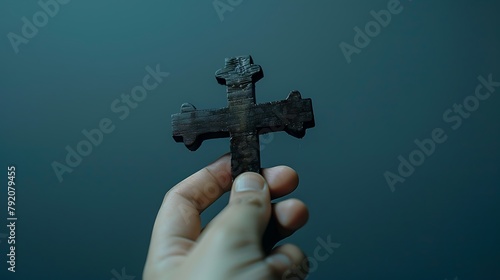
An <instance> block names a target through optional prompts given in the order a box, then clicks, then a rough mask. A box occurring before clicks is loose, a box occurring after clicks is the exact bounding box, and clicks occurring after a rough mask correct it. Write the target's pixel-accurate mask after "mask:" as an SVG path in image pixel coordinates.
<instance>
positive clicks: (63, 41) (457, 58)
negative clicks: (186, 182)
mask: <svg viewBox="0 0 500 280" xmlns="http://www.w3.org/2000/svg"><path fill="white" fill-rule="evenodd" d="M386 11H387V12H386ZM499 11H500V5H499V3H498V2H497V1H486V0H481V1H465V0H461V1H460V0H459V1H408V0H405V1H401V2H399V1H394V0H370V1H368V0H363V1H361V0H358V1H347V0H342V1H316V2H311V1H263V0H259V1H248V0H241V1H236V0H234V1H228V0H220V1H219V0H216V1H212V0H210V1H180V2H174V1H158V0H144V1H116V0H110V1H69V0H65V1H63V0H59V1H55V0H41V1H39V2H38V1H22V2H19V1H2V2H1V3H0V34H3V39H2V40H0V129H1V132H0V141H1V142H0V161H1V165H0V166H1V168H2V169H4V171H2V172H1V174H3V175H2V178H1V182H2V183H1V186H2V187H1V189H0V198H1V199H0V218H1V221H2V222H0V252H1V254H0V260H1V263H2V265H1V266H0V267H1V270H0V278H1V279H35V278H36V279H106V280H109V279H115V280H121V279H129V280H130V279H134V277H135V279H140V278H141V274H142V269H143V265H144V262H145V258H146V253H147V249H148V245H149V238H150V233H151V229H152V225H153V222H154V219H155V216H156V213H157V210H158V208H159V206H160V203H161V201H162V199H163V196H164V194H165V193H166V192H167V191H168V190H169V188H171V187H172V186H173V185H175V184H176V183H177V182H179V181H180V180H182V179H183V178H185V177H186V176H188V175H190V174H192V173H194V172H195V171H197V170H198V169H200V168H202V167H204V166H205V165H207V164H208V163H210V162H212V161H213V160H215V159H216V158H217V157H219V156H220V155H222V154H224V153H226V152H227V151H228V150H229V140H228V139H219V140H210V141H205V142H204V143H203V145H202V146H201V147H200V149H199V150H198V151H196V152H190V151H189V150H187V149H186V148H185V147H184V145H182V144H179V143H175V142H174V141H173V139H172V137H171V126H170V115H171V114H174V113H177V112H179V109H180V105H181V104H182V103H184V102H190V103H192V104H194V105H195V106H196V107H197V108H198V109H208V108H220V107H224V106H226V103H227V101H226V93H225V88H224V87H223V86H220V85H218V84H217V82H216V80H215V77H214V73H215V71H216V70H217V69H219V68H221V67H223V66H224V58H226V57H230V56H237V55H249V54H250V55H252V56H253V59H254V62H255V63H256V64H259V65H261V66H262V68H263V70H264V74H265V77H264V79H262V80H261V81H259V82H258V84H257V88H256V90H257V91H256V93H257V101H258V102H268V101H274V100H281V99H284V98H286V96H287V95H288V93H289V92H290V91H291V90H295V89H296V90H299V91H300V92H301V93H302V96H303V97H304V98H312V100H313V106H314V113H315V118H316V127H315V128H313V129H309V130H308V131H307V134H306V136H305V138H303V139H300V140H299V139H296V138H293V137H291V136H289V135H287V134H286V133H284V132H280V133H274V134H272V135H267V136H263V138H261V140H262V143H263V150H262V153H261V157H262V165H263V167H271V166H275V165H280V164H285V165H289V166H291V167H293V168H294V169H295V170H297V172H298V173H299V175H300V181H301V182H300V186H299V188H298V189H297V190H296V191H295V192H294V193H293V194H291V195H290V196H288V197H296V198H299V199H301V200H303V201H304V202H305V203H306V204H307V205H308V206H309V209H310V215H311V217H310V220H309V223H308V224H307V225H306V226H305V227H304V228H303V229H302V230H300V231H299V232H297V233H295V234H294V235H293V236H292V237H290V238H289V239H288V240H287V241H289V242H294V243H296V244H298V245H299V246H300V247H301V248H303V250H304V251H305V252H306V253H307V254H308V255H309V258H310V259H309V261H310V263H311V267H310V269H311V273H310V276H309V279H408V280H410V279H415V280H416V279H437V280H444V279H449V280H451V279H460V280H462V279H500V268H499V266H498V264H499V262H500V240H499V238H498V236H500V219H499V218H500V203H499V198H500V179H499V174H500V159H499V157H500V146H499V142H500V123H499V120H500V118H499V117H500V110H499V107H500V87H499V84H498V83H497V82H496V81H499V82H500V65H499V61H500V60H499V58H500V56H499V55H500V38H499V31H498V27H499V26H500V17H498V13H499ZM388 15H390V18H389V16H388ZM148 67H149V68H148ZM158 69H159V70H158ZM151 71H153V72H154V71H160V72H162V74H161V75H163V76H161V75H159V76H157V77H156V79H151V80H150V83H155V85H156V87H155V88H154V89H151V90H148V91H147V92H146V94H144V93H141V95H140V97H139V98H137V100H135V101H134V100H132V101H131V100H128V101H127V100H126V98H127V97H126V96H130V94H131V92H132V91H134V92H136V94H138V93H137V91H138V88H136V87H137V86H140V85H142V84H143V79H144V77H146V76H147V75H148V74H149V73H150V72H151ZM165 73H169V74H168V76H167V74H165ZM481 77H482V78H481ZM478 86H479V87H478ZM476 89H478V91H477V92H478V95H477V96H476ZM495 90H496V91H495ZM122 95H123V96H125V97H122ZM137 96H139V95H137ZM123 98H125V99H123ZM464 103H465V104H464ZM101 125H103V126H104V127H106V128H107V130H108V131H110V130H112V131H110V132H109V133H103V137H102V139H101V141H98V142H96V143H98V144H97V145H92V146H88V145H87V146H86V145H85V144H80V145H79V143H80V142H82V141H84V140H86V139H87V137H86V136H85V135H84V132H82V131H84V130H85V131H87V132H88V133H90V132H91V131H92V130H93V129H97V128H99V127H100V126H101ZM436 129H437V131H438V132H441V134H440V136H438V137H437V139H439V140H440V142H441V143H436V142H434V141H435V140H429V141H433V143H434V145H435V147H434V148H433V149H431V148H432V144H429V141H427V140H425V139H432V137H433V131H434V130H436ZM434 136H435V135H434ZM443 139H445V140H443ZM416 140H417V142H419V141H423V142H425V143H428V145H427V146H426V147H427V150H426V148H425V147H424V148H419V146H418V145H417V144H416V143H415V141H416ZM87 143H88V142H87ZM78 149H79V150H80V152H82V153H83V154H85V156H81V159H80V160H78V156H74V155H73V156H69V158H68V159H67V157H68V154H71V153H72V152H69V151H71V150H73V151H77V150H78ZM90 149H91V150H90ZM424 150H426V151H424ZM77 152H78V151H77ZM67 160H69V163H68V162H67ZM11 165H14V166H15V168H16V178H15V182H16V205H15V209H16V213H15V216H16V217H17V218H18V220H17V221H16V272H15V273H12V272H9V271H7V268H8V267H9V265H8V264H7V263H6V260H7V258H8V257H7V256H6V255H7V254H8V253H9V252H8V246H10V245H8V243H7V242H8V234H9V232H8V228H7V227H6V225H7V224H8V222H7V219H6V218H7V215H8V213H7V194H8V193H7V184H8V183H7V181H8V178H7V170H6V169H7V167H8V166H11ZM398 169H399V170H398ZM226 203H227V195H226V196H224V197H223V198H222V199H221V200H220V201H218V202H217V203H216V204H215V205H214V206H213V207H211V208H210V209H209V210H208V211H207V212H205V213H204V215H203V220H204V222H205V223H207V222H208V221H209V220H210V219H211V218H212V217H213V216H214V215H216V214H217V213H218V212H219V211H220V210H221V209H222V208H223V207H224V205H225V204H226ZM2 224H5V225H2ZM319 240H323V241H327V240H330V241H331V242H333V243H336V248H335V249H332V250H329V253H328V258H326V259H323V258H321V260H320V259H318V258H317V257H315V256H314V249H315V248H316V247H318V246H322V244H323V243H322V242H321V241H319ZM330 249H331V248H330Z"/></svg>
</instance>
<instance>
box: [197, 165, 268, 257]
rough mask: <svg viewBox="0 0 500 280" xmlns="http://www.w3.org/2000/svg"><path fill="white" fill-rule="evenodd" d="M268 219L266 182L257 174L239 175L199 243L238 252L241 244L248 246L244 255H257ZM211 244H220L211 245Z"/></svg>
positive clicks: (246, 173)
mask: <svg viewBox="0 0 500 280" xmlns="http://www.w3.org/2000/svg"><path fill="white" fill-rule="evenodd" d="M270 216H271V196H270V193H269V187H268V184H267V182H266V180H265V179H264V177H262V176H261V175H260V174H258V173H254V172H245V173H242V174H241V175H239V176H238V177H237V178H236V179H235V180H234V183H233V188H232V190H231V196H230V198H229V204H228V205H227V206H226V208H224V210H223V211H222V212H221V213H219V215H217V216H216V217H215V218H214V219H213V220H212V222H210V223H209V224H208V226H207V228H206V229H205V231H204V232H203V236H202V237H201V238H200V239H201V240H200V243H203V244H204V245H205V246H210V247H214V246H215V247H216V248H217V250H226V251H227V250H228V249H229V250H230V251H232V250H235V249H241V248H240V247H241V246H242V244H245V245H250V246H249V247H248V248H247V249H246V250H247V251H248V250H252V252H258V251H261V249H260V246H261V245H260V242H261V239H262V235H263V233H264V230H265V229H266V226H267V223H268V222H269V218H270ZM221 236H222V237H223V238H222V240H221V238H220V237H221ZM214 240H219V241H220V244H219V242H216V243H218V244H214ZM208 243H210V244H211V245H208ZM254 257H255V256H254ZM257 257H258V256H257Z"/></svg>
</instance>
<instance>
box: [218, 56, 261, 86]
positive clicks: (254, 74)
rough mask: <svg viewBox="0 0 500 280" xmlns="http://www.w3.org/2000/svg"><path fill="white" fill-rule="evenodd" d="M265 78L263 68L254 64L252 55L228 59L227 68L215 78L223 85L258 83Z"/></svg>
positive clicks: (226, 61) (220, 70) (221, 70)
mask: <svg viewBox="0 0 500 280" xmlns="http://www.w3.org/2000/svg"><path fill="white" fill-rule="evenodd" d="M263 77H264V72H263V71H262V68H261V67H260V66H259V65H257V64H253V59H252V57H251V56H250V55H247V56H237V57H230V58H226V60H225V66H224V68H222V69H219V70H217V72H215V78H216V79H217V82H219V84H221V85H228V86H231V85H235V84H245V83H250V82H251V83H256V82H257V81H258V80H260V79H262V78H263Z"/></svg>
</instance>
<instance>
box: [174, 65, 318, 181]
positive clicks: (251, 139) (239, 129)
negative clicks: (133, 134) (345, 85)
mask: <svg viewBox="0 0 500 280" xmlns="http://www.w3.org/2000/svg"><path fill="white" fill-rule="evenodd" d="M225 62H226V63H225V67H224V68H222V69H220V70H218V71H217V72H216V73H215V77H216V79H217V81H218V82H219V84H221V85H226V86H227V99H228V106H227V107H226V108H222V109H215V110H197V109H196V108H195V107H194V106H193V105H191V104H189V103H184V104H182V106H181V112H180V113H179V114H174V115H172V128H173V137H174V139H175V141H177V142H184V144H185V145H186V147H187V148H188V149H190V150H192V151H195V150H196V149H198V148H199V147H200V145H201V143H202V142H203V141H204V140H207V139H214V138H225V137H231V172H232V176H233V179H234V178H236V176H238V175H239V174H240V173H243V172H246V171H253V172H257V173H260V144H259V135H261V134H265V133H270V132H276V131H286V132H287V133H288V134H290V135H292V136H295V137H297V138H302V137H304V135H305V133H306V129H307V128H311V127H314V115H313V109H312V101H311V99H302V97H301V96H300V93H299V92H298V91H292V92H291V93H290V94H289V95H288V97H287V98H286V99H285V100H282V101H274V102H269V103H262V104H256V103H255V83H256V82H257V81H258V80H260V79H261V78H263V77H264V73H263V72H262V69H261V67H260V66H259V65H255V64H253V60H252V57H251V56H240V57H233V58H226V61H225Z"/></svg>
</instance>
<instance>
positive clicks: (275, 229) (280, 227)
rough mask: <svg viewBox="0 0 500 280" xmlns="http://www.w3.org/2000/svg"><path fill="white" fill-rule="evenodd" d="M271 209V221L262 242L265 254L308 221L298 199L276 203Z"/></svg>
mask: <svg viewBox="0 0 500 280" xmlns="http://www.w3.org/2000/svg"><path fill="white" fill-rule="evenodd" d="M272 208H273V209H272V215H271V220H270V222H269V225H268V227H267V229H266V232H265V234H264V238H263V242H262V245H263V248H264V250H265V252H269V251H271V250H272V249H273V247H274V245H276V243H278V242H280V241H281V240H283V239H285V238H286V237H288V236H290V235H292V234H293V233H294V232H295V231H297V230H298V229H300V228H301V227H303V226H304V225H305V224H306V223H307V220H308V219H309V211H308V210H307V207H306V205H305V204H304V203H303V202H302V201H300V200H298V199H287V200H284V201H281V202H278V203H276V204H273V207H272Z"/></svg>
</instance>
